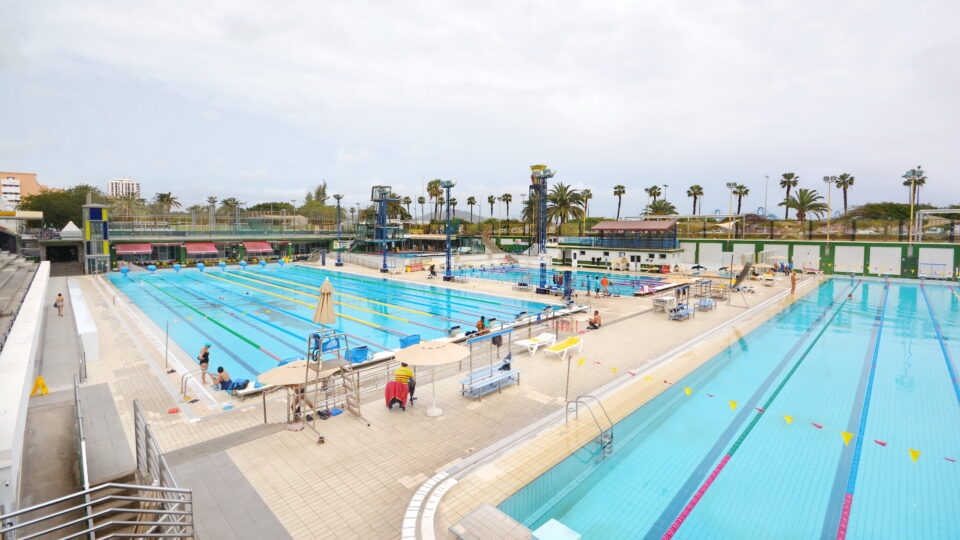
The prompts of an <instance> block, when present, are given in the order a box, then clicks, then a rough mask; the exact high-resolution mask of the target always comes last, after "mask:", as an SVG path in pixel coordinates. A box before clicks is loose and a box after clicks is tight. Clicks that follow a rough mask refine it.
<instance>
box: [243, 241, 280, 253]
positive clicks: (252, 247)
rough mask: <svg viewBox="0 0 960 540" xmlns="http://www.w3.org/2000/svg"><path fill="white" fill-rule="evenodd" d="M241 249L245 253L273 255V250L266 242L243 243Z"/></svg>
mask: <svg viewBox="0 0 960 540" xmlns="http://www.w3.org/2000/svg"><path fill="white" fill-rule="evenodd" d="M243 249H245V250H247V253H273V248H272V247H270V244H268V243H267V242H244V243H243Z"/></svg>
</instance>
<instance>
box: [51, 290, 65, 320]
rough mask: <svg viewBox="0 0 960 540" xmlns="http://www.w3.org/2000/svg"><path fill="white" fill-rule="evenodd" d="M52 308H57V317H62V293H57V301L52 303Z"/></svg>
mask: <svg viewBox="0 0 960 540" xmlns="http://www.w3.org/2000/svg"><path fill="white" fill-rule="evenodd" d="M53 307H55V308H57V316H58V317H63V293H57V299H56V300H54V301H53Z"/></svg>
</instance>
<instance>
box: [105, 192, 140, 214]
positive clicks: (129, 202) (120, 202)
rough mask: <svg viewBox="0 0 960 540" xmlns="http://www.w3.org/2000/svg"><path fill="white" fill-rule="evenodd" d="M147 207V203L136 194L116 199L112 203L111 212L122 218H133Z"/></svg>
mask: <svg viewBox="0 0 960 540" xmlns="http://www.w3.org/2000/svg"><path fill="white" fill-rule="evenodd" d="M145 205H146V201H144V200H143V199H141V198H140V196H139V195H137V194H136V193H128V194H126V195H121V196H119V197H115V198H114V199H113V200H112V201H111V203H110V210H111V211H112V212H116V213H117V214H118V215H119V216H120V217H122V218H127V219H129V218H131V217H133V216H135V215H137V214H138V213H139V212H140V211H141V210H142V209H143V208H144V206H145Z"/></svg>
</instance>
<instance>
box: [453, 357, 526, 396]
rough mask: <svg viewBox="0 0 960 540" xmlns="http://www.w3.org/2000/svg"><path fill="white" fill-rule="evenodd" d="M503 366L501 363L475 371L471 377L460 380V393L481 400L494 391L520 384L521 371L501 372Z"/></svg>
mask: <svg viewBox="0 0 960 540" xmlns="http://www.w3.org/2000/svg"><path fill="white" fill-rule="evenodd" d="M503 365H504V363H503V362H499V363H497V364H494V365H493V366H487V367H485V368H480V369H476V370H473V371H472V372H471V373H470V376H469V377H467V378H465V379H461V380H460V393H461V394H463V395H464V396H467V397H475V398H481V397H483V396H484V395H485V394H489V393H490V392H493V391H494V390H501V389H502V388H503V387H504V386H507V385H510V384H513V383H517V384H520V370H519V369H510V370H501V369H500V368H501V367H503Z"/></svg>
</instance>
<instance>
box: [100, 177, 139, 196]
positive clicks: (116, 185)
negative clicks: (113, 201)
mask: <svg viewBox="0 0 960 540" xmlns="http://www.w3.org/2000/svg"><path fill="white" fill-rule="evenodd" d="M107 195H108V196H110V197H123V196H124V195H136V196H138V197H139V196H140V182H137V181H135V180H131V179H129V178H114V179H113V180H110V181H109V182H107Z"/></svg>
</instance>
